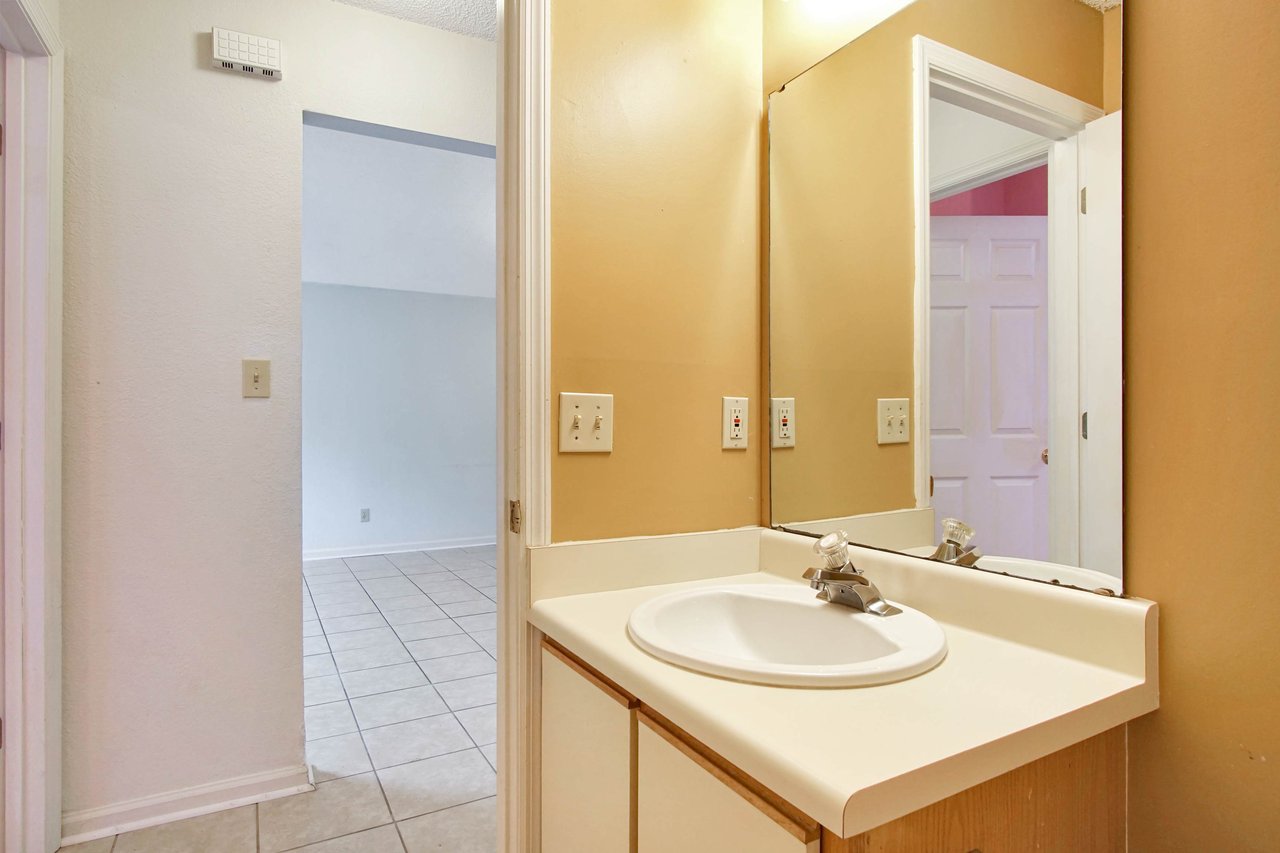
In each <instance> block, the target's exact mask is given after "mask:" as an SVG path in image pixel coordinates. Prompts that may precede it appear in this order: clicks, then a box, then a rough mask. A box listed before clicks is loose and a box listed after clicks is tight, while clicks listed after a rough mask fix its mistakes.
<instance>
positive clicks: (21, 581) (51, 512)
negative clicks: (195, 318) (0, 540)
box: [0, 0, 63, 853]
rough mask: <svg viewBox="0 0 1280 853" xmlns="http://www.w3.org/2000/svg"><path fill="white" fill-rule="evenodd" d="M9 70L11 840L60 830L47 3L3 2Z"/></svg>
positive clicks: (53, 75) (53, 147)
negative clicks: (45, 5) (45, 4)
mask: <svg viewBox="0 0 1280 853" xmlns="http://www.w3.org/2000/svg"><path fill="white" fill-rule="evenodd" d="M0 47H3V48H4V50H5V58H4V63H5V67H4V87H5V93H4V146H5V157H4V161H5V162H4V262H3V290H4V294H3V299H4V320H3V322H4V365H3V369H4V383H3V386H4V388H3V391H4V397H3V416H2V418H0V420H2V421H3V440H4V449H3V453H2V457H3V466H4V498H3V499H4V517H3V524H4V551H3V566H4V571H3V575H4V577H3V583H4V656H5V658H4V711H3V716H4V741H5V749H4V837H3V849H5V850H10V851H15V853H16V851H22V853H52V851H53V850H56V849H57V848H58V846H59V844H60V842H61V835H62V833H61V829H62V826H61V823H62V706H61V701H62V694H61V687H62V595H61V593H62V589H61V583H62V555H61V544H62V540H61V533H62V516H61V510H62V175H63V166H62V80H63V61H62V56H61V50H62V45H61V42H60V40H59V37H58V32H57V26H56V24H55V22H54V21H53V19H52V18H50V16H49V15H48V12H47V10H46V9H45V7H44V4H43V3H42V2H41V0H6V2H3V3H0Z"/></svg>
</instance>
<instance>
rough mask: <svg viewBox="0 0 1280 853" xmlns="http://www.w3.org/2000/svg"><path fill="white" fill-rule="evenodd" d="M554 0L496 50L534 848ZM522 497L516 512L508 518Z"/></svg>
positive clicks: (509, 672)
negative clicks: (535, 582)
mask: <svg viewBox="0 0 1280 853" xmlns="http://www.w3.org/2000/svg"><path fill="white" fill-rule="evenodd" d="M549 5H550V4H549V0H524V2H518V0H504V2H503V3H502V4H501V5H500V7H499V16H500V17H499V22H498V31H499V35H498V44H499V45H501V50H500V51H499V55H498V63H499V73H498V79H499V80H500V81H501V83H500V88H499V93H498V122H499V128H500V133H499V136H498V174H499V176H500V178H499V181H498V246H499V251H500V253H501V255H500V258H499V263H498V270H499V273H498V275H499V282H498V293H499V300H498V332H499V333H498V362H499V380H498V389H499V390H498V394H499V399H498V422H499V436H498V458H499V460H500V462H499V465H498V470H499V472H500V474H499V476H500V478H501V482H500V483H499V487H498V495H499V503H500V506H499V508H498V516H499V521H498V523H499V531H500V535H499V536H498V542H499V563H498V565H499V566H500V571H499V581H498V590H499V595H498V648H499V654H498V850H500V851H504V853H535V851H537V850H538V849H539V843H538V842H539V835H540V832H539V828H538V808H537V802H538V743H537V741H538V722H537V720H538V715H537V708H536V707H535V703H534V698H535V697H536V695H537V679H538V658H537V648H538V647H537V642H536V639H537V637H536V634H535V631H534V629H533V628H532V626H530V625H529V624H528V621H527V620H526V618H525V614H526V613H527V612H528V609H529V605H530V600H529V565H528V563H529V547H530V546H537V545H546V544H548V543H550V541H551V444H550V424H551V390H550V389H551V378H550V360H551V351H550V348H551V303H550V261H551V246H550V162H549V144H550V121H549V109H550V98H549V86H550V64H551V58H550V18H549V11H550V9H549ZM513 502H518V507H519V524H518V525H516V524H513V523H512V504H513Z"/></svg>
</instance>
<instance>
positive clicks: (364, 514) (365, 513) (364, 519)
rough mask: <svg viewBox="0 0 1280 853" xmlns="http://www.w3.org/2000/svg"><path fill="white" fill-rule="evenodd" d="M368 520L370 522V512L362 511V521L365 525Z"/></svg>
mask: <svg viewBox="0 0 1280 853" xmlns="http://www.w3.org/2000/svg"><path fill="white" fill-rule="evenodd" d="M368 520H369V510H367V509H362V510H360V521H361V522H362V523H363V522H366V521H368Z"/></svg>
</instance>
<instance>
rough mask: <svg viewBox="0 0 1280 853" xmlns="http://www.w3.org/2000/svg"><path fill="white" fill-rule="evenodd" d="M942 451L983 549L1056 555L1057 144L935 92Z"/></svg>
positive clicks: (938, 495) (945, 507) (936, 396)
mask: <svg viewBox="0 0 1280 853" xmlns="http://www.w3.org/2000/svg"><path fill="white" fill-rule="evenodd" d="M929 111H930V139H929V157H930V166H931V174H932V176H933V179H932V185H931V192H930V210H929V215H930V219H929V232H930V280H929V288H930V291H929V424H928V427H929V445H930V446H929V459H930V473H931V476H932V485H933V495H932V497H933V507H934V526H935V528H936V529H935V540H936V541H941V540H942V538H943V534H942V529H941V528H942V522H943V519H946V518H959V519H963V520H965V522H966V523H968V524H969V525H970V526H972V527H974V528H975V529H977V530H980V531H982V542H983V547H984V550H988V551H990V552H991V553H993V554H997V555H1000V556H1003V557H1020V558H1024V559H1031V560H1048V559H1049V529H1050V525H1049V511H1050V509H1049V493H1050V488H1049V487H1050V482H1049V478H1050V470H1049V398H1050V385H1049V360H1050V353H1049V306H1048V298H1049V264H1048V255H1049V166H1048V164H1047V153H1048V145H1049V141H1048V140H1046V139H1045V138H1044V137H1042V136H1039V135H1038V134H1035V133H1033V132H1031V131H1027V130H1023V129H1021V128H1017V127H1014V126H1012V125H1009V124H1006V123H1004V122H1002V121H999V120H997V119H994V118H988V117H987V116H984V115H981V114H979V113H975V112H972V111H970V110H967V109H965V108H963V107H960V106H956V105H954V104H950V103H947V102H946V101H941V100H937V99H931V100H930V103H929Z"/></svg>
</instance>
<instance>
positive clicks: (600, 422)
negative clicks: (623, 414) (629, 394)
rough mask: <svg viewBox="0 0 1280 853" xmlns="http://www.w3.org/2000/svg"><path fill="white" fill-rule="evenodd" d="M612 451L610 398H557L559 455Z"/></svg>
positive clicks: (578, 396) (611, 406)
mask: <svg viewBox="0 0 1280 853" xmlns="http://www.w3.org/2000/svg"><path fill="white" fill-rule="evenodd" d="M612 451H613V395H612V394H563V393H562V394H561V395H560V452H561V453H611V452H612Z"/></svg>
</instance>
